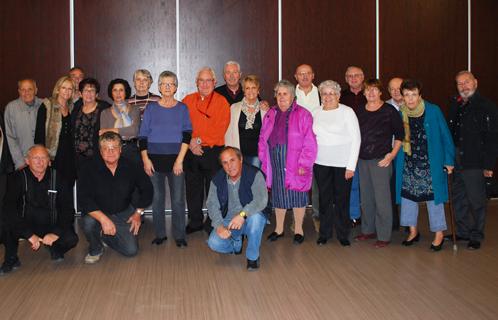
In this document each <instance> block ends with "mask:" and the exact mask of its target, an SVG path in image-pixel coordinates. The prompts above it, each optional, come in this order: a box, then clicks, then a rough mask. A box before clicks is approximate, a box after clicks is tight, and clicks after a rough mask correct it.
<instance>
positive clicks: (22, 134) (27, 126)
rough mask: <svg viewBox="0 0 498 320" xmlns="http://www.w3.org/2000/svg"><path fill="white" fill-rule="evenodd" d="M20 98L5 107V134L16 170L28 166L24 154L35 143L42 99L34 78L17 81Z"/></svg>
mask: <svg viewBox="0 0 498 320" xmlns="http://www.w3.org/2000/svg"><path fill="white" fill-rule="evenodd" d="M17 86H18V92H19V99H16V100H13V101H11V102H9V104H7V107H5V116H4V119H5V135H6V136H7V141H8V143H9V148H10V153H11V155H12V160H13V161H14V165H15V167H16V170H21V169H23V168H24V167H25V166H26V162H25V161H24V155H25V154H26V153H27V152H28V149H29V148H31V146H32V145H33V144H34V141H35V129H36V116H37V114H38V108H40V105H41V103H42V100H41V99H39V98H38V97H37V96H36V93H37V92H38V88H37V87H36V81H35V80H33V79H22V80H20V81H19V82H18V83H17Z"/></svg>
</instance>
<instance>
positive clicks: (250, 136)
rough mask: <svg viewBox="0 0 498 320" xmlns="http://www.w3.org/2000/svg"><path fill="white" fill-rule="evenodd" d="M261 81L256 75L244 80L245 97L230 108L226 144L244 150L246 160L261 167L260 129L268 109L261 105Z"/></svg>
mask: <svg viewBox="0 0 498 320" xmlns="http://www.w3.org/2000/svg"><path fill="white" fill-rule="evenodd" d="M259 88H260V82H259V78H258V77H257V76H255V75H248V76H246V77H245V78H244V80H242V90H243V91H244V98H243V99H242V101H240V102H237V103H234V104H233V105H232V107H231V108H230V125H229V126H228V129H227V132H226V134H225V145H226V146H231V147H235V148H238V149H240V150H241V151H242V156H243V159H244V162H245V163H247V164H250V165H253V166H255V167H258V168H259V167H260V165H261V162H260V161H259V158H258V140H259V131H260V130H261V126H262V124H263V117H264V116H265V114H266V111H263V110H262V109H261V108H260V107H261V105H260V101H259V99H258V95H259Z"/></svg>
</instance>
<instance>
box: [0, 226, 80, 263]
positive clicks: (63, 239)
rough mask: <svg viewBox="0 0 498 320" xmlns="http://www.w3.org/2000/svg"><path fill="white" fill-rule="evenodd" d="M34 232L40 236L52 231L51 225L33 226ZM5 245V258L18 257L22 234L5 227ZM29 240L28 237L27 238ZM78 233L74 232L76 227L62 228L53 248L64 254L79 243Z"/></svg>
mask: <svg viewBox="0 0 498 320" xmlns="http://www.w3.org/2000/svg"><path fill="white" fill-rule="evenodd" d="M32 230H33V232H34V233H35V234H36V235H37V236H38V237H40V238H43V237H44V236H45V235H46V234H48V233H50V231H49V227H42V226H33V229H32ZM4 231H5V234H4V245H5V260H7V259H9V258H13V257H17V249H18V247H19V239H20V238H21V235H19V234H17V233H16V232H15V231H14V229H13V228H9V227H7V228H5V230H4ZM26 240H27V239H26ZM78 240H79V238H78V235H77V234H76V232H74V228H73V227H70V228H66V229H64V230H62V233H61V234H60V236H59V239H57V241H55V242H54V243H53V244H52V248H53V250H55V251H56V252H58V253H60V254H64V253H66V252H67V251H69V250H70V249H72V248H74V247H75V246H76V244H77V243H78Z"/></svg>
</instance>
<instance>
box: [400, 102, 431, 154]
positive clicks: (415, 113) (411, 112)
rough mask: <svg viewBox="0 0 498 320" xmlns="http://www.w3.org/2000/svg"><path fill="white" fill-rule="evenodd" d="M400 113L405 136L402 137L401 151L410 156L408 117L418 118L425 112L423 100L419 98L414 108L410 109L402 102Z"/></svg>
mask: <svg viewBox="0 0 498 320" xmlns="http://www.w3.org/2000/svg"><path fill="white" fill-rule="evenodd" d="M400 110H401V115H402V118H403V128H404V129H405V137H404V138H403V151H404V152H405V153H406V154H407V155H409V156H411V155H412V147H411V144H410V143H411V139H410V120H409V118H419V117H421V116H422V115H423V114H424V112H425V103H424V100H420V102H419V104H418V105H417V106H416V107H415V109H410V108H408V107H407V106H406V104H403V105H402V106H401V108H400Z"/></svg>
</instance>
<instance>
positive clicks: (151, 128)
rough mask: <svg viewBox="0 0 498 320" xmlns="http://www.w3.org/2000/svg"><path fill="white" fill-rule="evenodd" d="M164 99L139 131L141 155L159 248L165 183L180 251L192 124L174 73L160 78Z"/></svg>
mask: <svg viewBox="0 0 498 320" xmlns="http://www.w3.org/2000/svg"><path fill="white" fill-rule="evenodd" d="M158 82H159V84H158V85H159V92H160V93H161V99H160V100H159V101H158V102H151V103H150V104H149V105H148V106H147V108H146V109H145V112H144V117H143V121H142V125H141V127H140V133H139V138H140V140H139V141H140V142H139V145H140V152H141V155H142V161H143V163H144V170H145V173H147V175H148V176H149V177H151V181H152V184H153V186H154V198H153V200H152V219H153V224H154V232H155V236H156V237H155V238H154V240H152V243H153V244H157V245H160V244H162V243H163V242H164V241H165V240H166V239H167V237H166V221H165V217H164V198H165V192H166V190H165V179H166V178H167V179H168V185H169V189H170V196H171V208H172V223H173V237H174V238H175V241H176V245H177V246H178V247H186V246H187V242H186V241H185V196H184V185H185V180H184V174H183V160H184V158H185V154H186V153H187V150H188V146H189V143H190V139H191V137H192V124H191V122H190V115H189V111H188V108H187V106H186V105H185V104H183V103H182V102H179V101H177V100H176V99H175V93H176V90H177V86H178V78H177V76H176V74H175V73H173V72H171V71H164V72H162V73H161V74H160V75H159V81H158Z"/></svg>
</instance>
